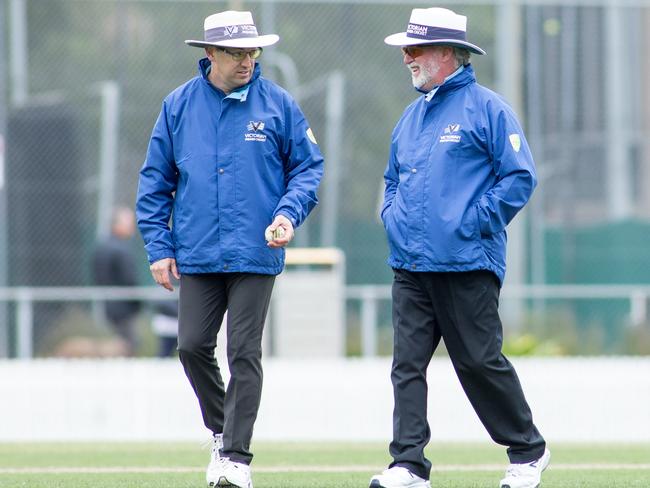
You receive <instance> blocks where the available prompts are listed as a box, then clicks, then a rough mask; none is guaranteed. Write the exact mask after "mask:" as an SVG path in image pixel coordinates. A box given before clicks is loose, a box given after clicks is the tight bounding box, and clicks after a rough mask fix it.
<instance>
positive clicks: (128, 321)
mask: <svg viewBox="0 0 650 488" xmlns="http://www.w3.org/2000/svg"><path fill="white" fill-rule="evenodd" d="M134 235H135V214H134V212H133V210H132V209H130V208H128V207H118V208H116V209H115V210H114V211H113V215H112V218H111V229H110V234H109V235H108V236H107V237H106V238H105V239H102V240H100V242H99V243H98V245H97V247H96V248H95V252H94V255H93V281H94V284H95V285H98V286H137V285H138V279H137V272H136V271H137V266H136V258H135V254H134V250H133V236H134ZM140 306H141V303H140V302H139V301H137V300H106V301H105V302H104V312H105V316H106V319H107V321H108V323H109V325H110V326H111V328H112V330H113V331H115V333H117V335H118V336H119V337H120V338H121V339H122V340H124V342H125V344H126V348H127V354H128V355H129V356H133V355H134V354H135V353H136V351H137V349H138V345H139V337H138V334H137V330H136V322H135V319H136V316H137V315H138V313H139V311H140Z"/></svg>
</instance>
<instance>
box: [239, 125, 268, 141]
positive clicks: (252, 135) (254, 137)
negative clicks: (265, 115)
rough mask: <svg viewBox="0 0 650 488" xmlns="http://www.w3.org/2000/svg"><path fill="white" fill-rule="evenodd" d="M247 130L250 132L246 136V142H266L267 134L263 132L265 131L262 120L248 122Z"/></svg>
mask: <svg viewBox="0 0 650 488" xmlns="http://www.w3.org/2000/svg"><path fill="white" fill-rule="evenodd" d="M246 129H247V130H248V132H247V133H245V134H244V140H245V141H250V142H252V141H257V142H264V141H266V134H263V133H262V131H263V130H264V122H262V121H261V120H260V121H254V120H251V121H250V122H248V125H247V126H246Z"/></svg>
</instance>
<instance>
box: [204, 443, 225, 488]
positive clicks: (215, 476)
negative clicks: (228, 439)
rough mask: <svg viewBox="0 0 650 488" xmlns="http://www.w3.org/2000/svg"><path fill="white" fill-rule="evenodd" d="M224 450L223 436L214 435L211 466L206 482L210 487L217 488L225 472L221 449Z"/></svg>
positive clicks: (206, 475) (206, 474)
mask: <svg viewBox="0 0 650 488" xmlns="http://www.w3.org/2000/svg"><path fill="white" fill-rule="evenodd" d="M222 448H223V434H214V436H213V437H212V446H211V450H210V464H208V470H207V472H206V473H205V480H206V481H207V483H208V486H217V482H218V481H219V478H221V474H222V472H223V458H222V457H221V449H222Z"/></svg>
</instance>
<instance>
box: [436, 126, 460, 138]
mask: <svg viewBox="0 0 650 488" xmlns="http://www.w3.org/2000/svg"><path fill="white" fill-rule="evenodd" d="M440 142H441V143H446V142H456V143H458V142H460V124H449V125H448V126H447V127H445V130H444V131H443V134H442V135H441V136H440Z"/></svg>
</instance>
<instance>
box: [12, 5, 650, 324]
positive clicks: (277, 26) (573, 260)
mask: <svg viewBox="0 0 650 488" xmlns="http://www.w3.org/2000/svg"><path fill="white" fill-rule="evenodd" d="M542 3H543V5H542V4H540V3H539V2H538V3H534V2H531V3H528V2H522V3H521V4H519V3H517V2H510V1H508V2H505V1H504V2H495V3H486V2H483V1H476V2H470V1H468V2H465V3H457V2H454V3H453V4H451V3H450V4H448V5H443V6H449V7H451V8H453V9H454V10H456V11H457V12H461V13H463V14H465V15H467V16H468V18H469V24H468V37H469V39H470V40H471V41H472V42H473V43H475V44H478V45H479V46H481V47H483V48H484V49H485V50H486V51H488V56H475V57H474V58H473V64H474V67H475V69H476V71H477V77H478V80H479V82H481V83H482V84H484V85H486V86H488V87H490V88H493V89H495V90H497V91H500V92H504V91H505V92H506V93H504V95H506V97H507V98H508V99H509V100H510V101H511V102H512V103H513V105H514V106H515V108H516V110H517V111H518V112H519V114H520V118H521V120H522V123H523V125H524V126H525V128H526V130H527V134H528V138H529V142H530V143H531V146H532V149H533V153H534V155H535V157H536V162H537V166H538V169H539V173H540V176H541V178H540V186H539V189H538V191H537V192H536V195H535V196H534V198H533V201H532V202H531V204H530V206H529V207H528V209H527V211H526V212H524V214H523V215H522V216H520V217H518V219H520V220H519V222H520V223H521V225H522V227H523V229H524V230H523V232H522V233H521V238H520V239H516V240H513V241H512V242H511V243H510V246H511V247H512V246H515V247H517V248H518V249H523V253H519V254H521V255H522V256H523V263H524V265H523V269H522V271H521V277H523V281H531V282H533V283H537V284H540V283H596V282H599V283H648V282H650V246H648V245H647V242H648V241H649V240H650V239H649V238H650V224H649V223H648V220H647V219H648V217H650V155H649V146H648V142H647V137H645V136H646V132H647V129H648V126H649V123H648V120H649V118H650V117H649V115H650V89H649V88H648V87H650V83H649V82H650V62H649V61H648V58H647V56H643V55H639V54H637V53H644V52H646V48H647V47H650V38H649V34H648V32H650V29H648V25H649V24H650V3H649V2H642V1H638V2H625V4H624V5H622V6H618V7H617V6H611V5H613V3H611V2H610V3H606V2H596V1H594V2H589V1H584V0H582V1H580V2H575V4H571V3H570V2H558V3H557V5H550V4H548V2H542ZM0 4H1V5H2V7H0V8H1V9H2V10H0V14H4V15H3V18H0V37H2V40H3V43H0V47H2V46H3V45H4V49H3V50H2V53H1V54H0V89H2V90H0V91H2V92H3V94H2V95H3V97H2V98H0V104H2V107H1V108H0V134H2V133H4V134H5V140H6V143H5V146H6V154H5V168H4V186H3V187H2V191H3V193H2V202H0V209H2V210H3V215H0V218H1V219H3V221H2V225H1V227H2V229H3V233H2V235H1V236H0V237H1V238H2V240H1V241H0V247H2V255H4V256H5V258H6V259H4V261H6V266H5V265H4V263H2V264H1V265H0V266H5V267H4V270H3V274H4V276H0V285H9V286H16V285H34V286H37V285H87V284H90V282H91V274H90V267H91V263H90V261H91V255H92V250H93V247H94V244H95V240H96V238H97V236H98V235H99V234H100V233H101V232H102V231H103V230H105V229H106V227H107V223H108V221H107V219H108V215H109V214H110V208H111V207H113V206H114V205H117V204H126V205H129V206H132V205H133V201H134V197H135V191H136V186H137V175H138V171H139V168H140V166H141V164H142V161H143V157H144V154H145V151H146V146H147V143H148V139H149V135H150V133H151V129H152V126H153V123H154V121H155V119H156V116H157V114H158V111H159V109H160V105H161V101H162V99H163V98H164V97H165V96H166V95H167V94H168V93H169V92H170V91H171V90H173V89H174V88H175V87H176V86H178V85H180V84H181V83H183V82H184V81H186V80H187V79H189V78H191V77H192V76H194V75H195V74H196V69H197V66H196V64H197V61H198V59H199V58H200V57H202V54H203V51H202V50H200V49H197V48H193V47H188V46H186V45H185V44H184V43H183V41H184V40H185V39H190V38H192V39H200V38H202V35H203V19H204V18H205V17H206V16H207V15H210V14H211V13H214V12H217V11H220V10H225V9H228V8H237V9H249V10H251V11H252V12H253V15H254V18H255V19H256V23H257V24H258V28H259V30H260V31H261V32H262V33H277V34H279V35H280V37H281V41H280V43H278V44H277V45H275V46H272V47H270V48H268V49H266V50H265V52H264V54H263V56H262V58H260V60H259V62H260V64H261V66H262V74H263V75H264V76H267V77H269V78H271V79H273V80H275V81H277V82H278V83H279V84H281V85H282V86H284V87H286V88H287V89H289V91H290V92H292V93H293V94H294V95H295V96H296V98H297V99H298V100H299V102H300V104H301V106H302V108H303V111H304V112H305V114H306V116H307V118H308V119H309V121H310V123H311V125H312V127H313V129H314V132H315V134H316V137H317V139H318V140H319V143H320V145H321V148H322V150H323V152H324V155H325V158H326V175H325V178H324V181H323V185H322V188H321V192H320V199H321V205H319V207H318V208H317V209H316V210H315V212H314V214H313V215H312V217H311V218H310V220H309V222H308V223H307V224H306V225H305V227H304V228H302V229H300V230H299V233H298V236H297V239H296V240H297V243H298V244H301V245H310V246H319V245H324V244H325V245H335V246H338V247H341V248H342V249H343V250H344V252H345V254H346V263H347V282H348V283H350V284H364V283H374V284H385V283H389V282H390V279H391V275H390V270H389V269H388V267H387V266H386V264H385V259H386V255H387V247H386V242H385V237H384V232H383V228H382V226H381V225H380V224H379V221H378V218H377V209H378V203H379V199H380V195H381V187H382V183H383V182H382V174H383V170H384V167H385V164H386V159H387V152H388V146H389V136H390V133H391V130H392V128H393V126H394V124H395V123H396V121H397V119H398V118H399V116H400V114H401V112H402V110H403V109H404V107H405V106H406V105H407V104H408V103H409V102H410V101H412V100H413V99H414V98H415V97H416V96H417V93H416V92H415V91H414V90H413V88H412V86H411V83H410V75H409V73H408V72H407V70H406V69H405V67H404V66H403V64H402V58H401V55H400V51H399V49H397V48H393V47H390V46H387V45H385V44H384V43H383V39H384V37H385V36H386V35H388V34H392V33H394V32H398V31H402V30H404V28H405V26H406V23H407V21H408V18H409V15H410V11H411V8H413V7H415V6H420V7H422V6H429V5H428V4H424V3H422V2H415V3H414V4H410V3H401V2H394V3H390V2H385V1H376V2H368V1H364V0H358V1H356V2H355V1H347V2H344V1H321V2H315V1H309V0H305V1H302V2H301V1H257V2H255V1H231V2H224V1H222V2H219V1H211V2H193V1H165V0H161V1H146V0H140V1H129V0H118V1H107V0H83V1H73V0H0ZM513 47H514V49H513ZM508 79H510V80H511V83H509V82H508V81H507V80H508ZM512 80H514V82H512ZM3 100H6V103H2V101H3ZM2 126H4V127H5V129H4V130H3V129H2ZM134 250H136V252H138V253H139V256H140V258H141V259H140V262H141V263H142V266H141V269H140V270H139V273H140V276H141V279H142V283H143V284H145V283H149V277H148V271H147V265H146V260H145V257H144V253H143V252H142V246H141V245H140V242H139V240H138V242H134ZM575 313H576V314H577V313H578V312H577V311H576V312H575ZM43 315H44V317H50V316H52V314H50V313H49V312H44V313H43ZM605 315H607V316H608V317H609V315H611V314H605ZM614 315H616V314H614ZM603 320H605V319H603ZM612 321H613V322H612ZM606 322H607V323H608V324H610V323H613V324H617V323H618V322H617V319H616V318H607V319H606ZM46 323H47V320H45V319H44V321H43V324H46ZM608 326H609V325H608ZM613 327H616V325H613Z"/></svg>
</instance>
